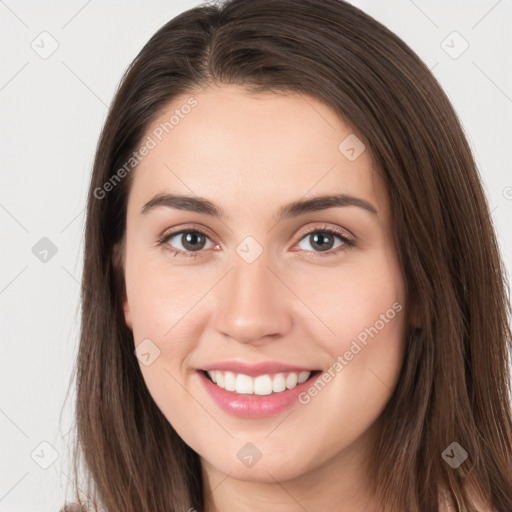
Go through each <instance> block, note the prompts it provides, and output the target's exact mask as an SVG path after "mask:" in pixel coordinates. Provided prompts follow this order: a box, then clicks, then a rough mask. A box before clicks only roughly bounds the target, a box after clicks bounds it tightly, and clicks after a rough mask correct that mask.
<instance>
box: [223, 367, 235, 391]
mask: <svg viewBox="0 0 512 512" xmlns="http://www.w3.org/2000/svg"><path fill="white" fill-rule="evenodd" d="M224 389H227V390H228V391H235V389H236V375H235V374H234V373H233V372H226V373H225V374H224Z"/></svg>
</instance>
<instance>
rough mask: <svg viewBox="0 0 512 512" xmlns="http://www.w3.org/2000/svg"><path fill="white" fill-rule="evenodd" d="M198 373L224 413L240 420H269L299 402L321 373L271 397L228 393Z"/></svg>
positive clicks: (200, 372) (314, 374)
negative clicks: (301, 394)
mask: <svg viewBox="0 0 512 512" xmlns="http://www.w3.org/2000/svg"><path fill="white" fill-rule="evenodd" d="M197 373H198V374H199V379H200V380H201V383H202V385H203V386H204V388H205V389H206V391H207V392H208V394H209V395H210V396H211V398H212V399H213V401H214V402H215V403H216V404H217V405H218V406H219V407H220V408H221V409H222V410H223V411H225V412H227V413H228V414H232V415H233V416H238V417H239V418H269V417H271V416H274V415H276V414H278V413H280V412H281V411H284V410H285V409H287V408H288V407H291V406H292V405H293V404H294V403H295V402H297V401H298V398H297V397H298V395H299V394H300V393H301V392H303V391H305V390H306V389H307V388H308V387H309V386H310V385H311V382H310V381H311V380H312V379H313V378H314V377H315V376H316V375H317V374H318V373H320V372H313V374H312V377H311V376H310V378H309V379H308V380H307V381H305V382H303V383H302V384H299V385H298V386H296V387H294V388H292V389H287V390H286V391H282V392H280V393H271V394H270V395H244V394H238V393H235V392H233V391H227V390H226V389H223V388H220V387H219V386H217V385H216V384H214V383H213V382H212V381H211V380H210V379H208V378H207V377H206V375H205V374H204V373H203V372H202V371H198V372H197Z"/></svg>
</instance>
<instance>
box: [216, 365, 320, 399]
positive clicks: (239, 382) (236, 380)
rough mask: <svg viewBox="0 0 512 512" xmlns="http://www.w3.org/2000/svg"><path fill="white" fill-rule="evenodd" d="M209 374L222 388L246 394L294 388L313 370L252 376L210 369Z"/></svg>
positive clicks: (261, 394) (261, 393) (267, 393)
mask: <svg viewBox="0 0 512 512" xmlns="http://www.w3.org/2000/svg"><path fill="white" fill-rule="evenodd" d="M207 373H208V375H209V376H210V378H211V379H212V381H213V382H214V383H215V384H217V386H219V387H220V388H224V389H227V390H228V391H234V392H235V393H239V394H246V395H260V396H263V395H270V394H271V393H281V392H282V391H285V390H286V389H293V388H294V387H295V386H297V385H298V384H302V383H303V382H305V381H307V380H308V379H309V377H310V376H311V372H300V373H297V372H290V373H276V374H273V375H269V374H266V375H259V376H258V377H250V376H248V375H244V374H243V373H233V372H224V371H221V370H209V371H208V372H207Z"/></svg>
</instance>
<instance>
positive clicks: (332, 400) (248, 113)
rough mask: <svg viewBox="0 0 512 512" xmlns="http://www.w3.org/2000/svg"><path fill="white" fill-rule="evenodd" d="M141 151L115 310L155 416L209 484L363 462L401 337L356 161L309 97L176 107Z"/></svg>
mask: <svg viewBox="0 0 512 512" xmlns="http://www.w3.org/2000/svg"><path fill="white" fill-rule="evenodd" d="M192 98H193V99H192ZM172 116H174V117H172ZM148 137H149V138H148ZM143 142H144V144H145V145H146V150H142V151H141V152H140V154H141V155H143V156H142V160H141V162H140V163H139V165H138V167H137V169H136V170H134V171H133V173H134V175H133V176H132V177H133V183H132V186H131V190H130V195H129V200H128V210H127V231H126V242H125V248H124V251H125V252H124V262H123V264H124V272H125V280H126V298H125V300H124V312H125V318H126V323H127V325H128V326H129V327H130V328H131V329H132V331H133V335H134V340H135V347H136V354H137V357H138V359H139V364H140V368H141V371H142V374H143V376H144V380H145V382H146V385H147V387H148V390H149V392H150V393H151V395H152V397H153V399H154V400H155V402H156V404H157V405H158V407H159V408H160V410H161V411H162V413H163V414H164V415H165V416H166V418H167V419H168V420H169V422H170V423H171V424H172V426H173V427H174V429H175V430H176V431H177V433H178V434H179V435H180V436H181V438H182V439H183V440H184V441H185V442H186V443H187V444H188V445H189V446H190V447H191V448H192V449H193V450H195V451H196V452H197V453H198V454H199V455H200V457H201V460H202V463H203V467H206V468H208V471H209V472H211V474H213V473H218V474H219V475H221V474H224V475H227V474H229V475H230V476H231V477H232V478H237V479H240V480H253V481H260V482H274V479H275V480H278V481H284V480H288V479H292V478H294V477H299V476H301V475H304V474H306V472H309V471H311V470H315V469H317V470H318V469H320V468H321V467H323V466H326V465H327V464H332V463H334V461H336V463H339V464H340V465H342V464H345V465H346V464H347V463H348V461H349V460H351V461H357V460H362V457H363V455H362V454H363V453H364V450H366V449H367V448H368V447H369V441H370V439H371V436H370V434H371V433H374V432H375V428H376V424H375V422H376V420H377V419H378V417H379V415H380V414H381V412H382V410H383V408H384V407H385V405H386V403H387V402H388V401H389V399H390V396H391V394H392V391H393V389H394V387H395V384H396V382H397V379H398V375H399V371H400V367H401V363H402V358H403V351H404V335H405V327H406V321H405V319H406V305H405V286H404V281H403V277H402V273H401V269H400V266H399V262H398V258H397V253H396V250H395V247H394V243H393V232H392V224H391V211H390V205H389V199H388V197H387V192H386V190H385V187H384V184H383V182H382V180H381V178H380V177H379V175H378V173H377V172H376V171H375V170H374V168H373V163H372V160H371V157H370V153H369V151H368V150H365V149H364V146H363V145H362V143H361V142H360V141H359V139H357V138H356V136H355V135H354V134H353V132H352V130H351V128H350V127H349V126H348V125H347V124H345V123H344V122H342V121H341V120H340V119H339V118H338V116H337V115H336V114H335V113H334V111H332V110H331V109H330V108H329V107H327V106H326V105H325V104H323V103H321V102H319V101H317V100H315V99H313V98H311V97H308V96H301V95H284V94H283V95H281V94H279V95H278V94H271V93H267V94H264V95H261V94H260V95H253V94H250V93H248V92H246V91H245V90H243V89H241V88H239V87H235V86H226V87H222V88H211V89H208V90H205V91H202V92H200V93H198V94H195V95H183V96H181V97H179V98H176V99H175V101H173V103H172V104H171V105H169V106H168V108H167V109H166V110H165V112H164V113H163V114H162V115H161V116H160V117H159V118H158V119H157V120H156V121H155V122H154V124H153V125H152V126H151V127H150V129H149V131H148V132H147V134H146V137H145V138H144V141H143ZM171 195H172V196H174V199H173V198H172V197H171ZM157 196H158V197H159V199H158V200H155V199H154V198H155V197H157ZM178 196H179V197H181V196H186V197H188V198H189V199H176V198H177V197H178ZM321 196H339V197H338V199H337V200H332V201H331V202H329V201H327V200H324V201H319V202H316V203H315V202H312V203H310V202H311V201H312V200H315V199H318V198H319V197H321ZM343 196H346V197H345V199H343ZM354 198H356V199H354ZM206 201H208V203H207V205H206V206H204V205H203V202H206ZM303 202H304V204H302V203H303ZM301 204H302V206H301ZM288 205H292V207H288ZM308 205H309V206H308ZM372 209H374V211H371V210H372ZM330 231H332V233H331V232H330ZM174 251H176V253H173V252H174ZM206 369H208V370H210V372H211V373H210V376H211V377H212V378H214V379H215V380H217V384H215V383H214V382H212V381H211V380H209V378H208V377H206V375H207V374H206V373H205V372H204V371H203V370H206ZM217 370H219V371H217ZM309 371H311V372H313V371H316V372H318V373H312V374H311V375H312V376H310V374H308V373H307V372H309ZM307 377H310V378H309V380H307V381H305V382H302V380H303V379H305V378H307ZM300 382H302V383H300ZM219 385H220V386H219ZM221 386H224V389H222V388H221ZM226 387H227V388H228V389H226ZM372 426H374V428H373V429H372V428H371V427H372ZM220 480H221V479H220V477H219V481H220Z"/></svg>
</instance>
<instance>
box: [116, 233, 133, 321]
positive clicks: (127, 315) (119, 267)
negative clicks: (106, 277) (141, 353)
mask: <svg viewBox="0 0 512 512" xmlns="http://www.w3.org/2000/svg"><path fill="white" fill-rule="evenodd" d="M112 266H113V270H114V276H115V283H116V293H117V294H118V297H119V299H120V301H121V304H122V305H123V314H124V321H125V323H126V325H127V327H128V328H129V329H132V318H131V312H130V306H129V304H128V297H127V294H126V281H125V278H124V237H123V240H121V242H118V243H116V244H115V245H114V248H113V251H112Z"/></svg>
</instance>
